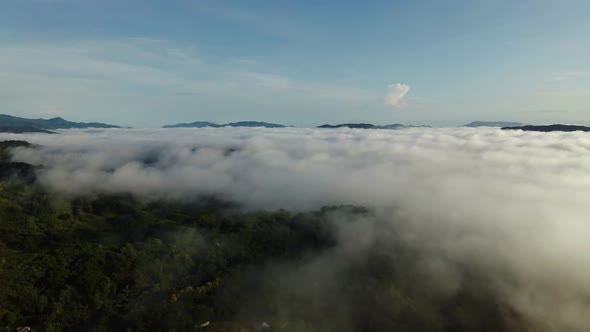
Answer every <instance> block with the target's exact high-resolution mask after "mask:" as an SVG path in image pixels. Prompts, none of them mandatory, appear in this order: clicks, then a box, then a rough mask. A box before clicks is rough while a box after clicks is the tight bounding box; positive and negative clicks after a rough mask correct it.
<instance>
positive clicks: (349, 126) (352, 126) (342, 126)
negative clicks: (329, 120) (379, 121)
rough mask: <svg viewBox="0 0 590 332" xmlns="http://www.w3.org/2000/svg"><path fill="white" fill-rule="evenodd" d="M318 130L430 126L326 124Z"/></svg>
mask: <svg viewBox="0 0 590 332" xmlns="http://www.w3.org/2000/svg"><path fill="white" fill-rule="evenodd" d="M318 128H330V129H335V128H356V129H406V128H430V126H412V125H403V124H401V123H394V124H389V125H384V126H377V125H374V124H371V123H343V124H337V125H330V124H325V125H321V126H318Z"/></svg>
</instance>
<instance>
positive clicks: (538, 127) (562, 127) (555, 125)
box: [502, 124, 590, 132]
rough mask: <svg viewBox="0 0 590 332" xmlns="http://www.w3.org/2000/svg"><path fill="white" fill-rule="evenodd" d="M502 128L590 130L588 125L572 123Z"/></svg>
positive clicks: (546, 130)
mask: <svg viewBox="0 0 590 332" xmlns="http://www.w3.org/2000/svg"><path fill="white" fill-rule="evenodd" d="M502 129H504V130H524V131H541V132H551V131H586V132H590V127H585V126H574V125H562V124H554V125H548V126H530V125H528V126H521V127H504V128H502Z"/></svg>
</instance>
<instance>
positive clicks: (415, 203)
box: [0, 128, 590, 331]
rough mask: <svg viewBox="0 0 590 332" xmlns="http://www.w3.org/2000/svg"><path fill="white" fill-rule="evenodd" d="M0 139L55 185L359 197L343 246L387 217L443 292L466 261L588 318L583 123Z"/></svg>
mask: <svg viewBox="0 0 590 332" xmlns="http://www.w3.org/2000/svg"><path fill="white" fill-rule="evenodd" d="M0 139H24V140H27V141H29V142H31V143H35V144H38V145H40V147H39V148H38V149H17V150H16V151H14V160H18V161H24V162H28V163H31V164H35V165H44V166H45V167H44V168H43V169H42V170H40V171H39V180H40V182H41V183H42V184H44V185H46V186H47V187H48V188H50V190H52V191H54V192H56V193H61V194H65V195H77V194H94V193H106V194H110V193H113V194H116V193H132V194H134V195H136V196H137V197H138V198H140V199H145V200H155V199H167V200H184V201H190V200H192V199H195V198H198V197H200V196H204V195H207V196H209V195H215V196H219V197H222V198H224V199H227V200H231V201H233V202H236V203H238V204H240V205H241V206H243V207H244V208H246V209H277V208H285V209H289V210H296V211H303V210H309V209H316V208H319V207H321V206H325V205H339V204H353V205H362V206H366V207H369V208H371V209H373V210H374V211H375V215H376V217H375V218H376V219H377V221H374V222H367V223H364V224H360V226H359V224H354V225H353V226H351V227H354V228H353V231H352V234H354V236H350V234H351V231H350V229H348V230H344V231H341V233H342V234H348V235H346V236H345V237H343V238H342V239H341V240H342V241H345V242H346V243H347V245H346V248H349V249H346V250H342V251H343V252H347V253H350V251H351V250H352V251H354V250H357V249H358V248H360V247H364V246H366V245H367V243H371V241H373V239H376V238H377V237H383V236H384V235H383V234H387V231H386V229H387V225H388V223H394V222H395V223H396V225H395V227H396V232H398V233H399V232H400V230H401V233H402V237H403V239H404V241H406V242H407V243H408V244H409V245H413V246H415V247H416V248H420V249H421V250H422V251H423V252H424V253H425V254H424V258H423V260H422V261H421V262H420V263H419V264H420V265H421V266H424V269H425V270H426V271H427V272H428V273H430V274H431V275H432V277H433V280H436V282H437V283H439V284H440V285H441V288H444V289H445V290H446V291H449V292H452V291H453V289H455V288H458V287H460V284H461V283H462V282H466V281H465V280H461V278H460V277H459V276H458V273H456V272H455V271H454V267H453V266H456V264H458V263H460V264H471V265H473V266H476V267H477V268H478V269H480V270H481V271H485V272H486V273H487V274H489V276H490V279H489V283H490V287H491V288H493V289H494V290H495V291H496V292H497V293H498V294H499V295H500V296H501V297H502V298H505V299H506V301H507V302H508V303H509V304H510V305H511V306H512V307H514V308H515V309H516V310H518V311H519V312H521V313H523V314H524V315H526V316H527V317H529V318H530V319H532V320H535V321H537V322H538V324H539V326H542V328H543V329H545V330H547V331H558V330H559V331H567V330H568V329H569V330H571V331H578V330H579V331H582V330H584V331H586V330H590V320H589V319H588V317H589V315H590V220H589V216H590V205H589V204H588V202H589V198H590V133H582V132H574V133H555V132H554V133H535V132H522V131H503V130H500V129H492V128H485V129H484V128H478V129H473V128H456V129H431V128H417V129H405V130H355V129H336V130H332V129H298V128H281V129H262V128H202V129H109V130H67V131H61V132H60V134H59V135H41V134H25V135H13V134H0ZM381 240H382V239H381ZM355 243H356V244H355ZM358 250H360V249H358Z"/></svg>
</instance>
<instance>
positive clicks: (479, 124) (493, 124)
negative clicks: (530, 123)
mask: <svg viewBox="0 0 590 332" xmlns="http://www.w3.org/2000/svg"><path fill="white" fill-rule="evenodd" d="M522 125H524V124H523V123H520V122H506V121H473V122H470V123H468V124H466V125H463V126H462V127H517V126H522Z"/></svg>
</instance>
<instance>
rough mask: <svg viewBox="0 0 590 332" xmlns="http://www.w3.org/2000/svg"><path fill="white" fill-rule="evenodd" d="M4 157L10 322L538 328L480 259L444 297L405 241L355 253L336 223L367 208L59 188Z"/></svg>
mask: <svg viewBox="0 0 590 332" xmlns="http://www.w3.org/2000/svg"><path fill="white" fill-rule="evenodd" d="M12 146H27V144H26V143H22V142H21V143H14V142H13V143H4V145H3V147H12ZM3 153H4V152H3ZM3 156H5V157H6V155H3ZM5 159H6V158H5ZM25 165H26V164H25ZM0 167H2V169H3V172H0V173H2V174H10V175H9V176H4V177H3V179H2V181H1V182H0V280H1V282H0V330H1V331H13V330H14V328H15V327H17V326H23V325H28V326H31V328H32V330H33V331H68V330H81V331H125V330H128V331H218V329H226V330H228V331H247V330H248V328H249V327H252V326H259V327H260V324H261V322H267V323H268V325H270V330H271V331H449V332H450V331H459V332H460V331H484V332H485V331H490V332H492V331H493V332H497V331H525V329H524V327H523V326H524V322H523V319H522V318H521V317H520V315H518V313H516V312H514V311H513V310H511V309H510V308H509V307H508V306H507V305H506V304H504V303H502V302H500V301H497V300H496V299H495V298H494V297H493V296H492V295H491V293H490V292H488V290H487V286H486V283H485V277H483V276H481V275H478V274H477V273H475V272H474V271H467V270H466V271H465V275H466V277H465V279H464V280H466V282H465V283H463V284H462V285H460V286H459V287H460V289H459V290H458V291H456V292H453V293H452V295H444V294H441V293H439V292H437V291H436V290H435V289H434V287H432V285H431V284H432V282H431V281H429V280H428V279H425V278H421V277H420V276H419V275H417V274H415V273H414V272H415V271H416V269H415V266H414V259H413V255H414V254H415V253H414V252H413V251H412V250H411V249H408V248H404V247H403V246H402V245H396V244H391V243H388V244H387V246H383V245H382V244H380V243H372V244H369V245H368V247H367V250H366V251H365V252H364V254H363V255H362V256H360V257H358V256H354V257H352V256H351V257H348V256H347V255H345V254H342V252H344V253H345V252H346V250H347V249H346V248H345V247H343V246H342V245H341V244H340V243H339V242H338V241H339V240H338V238H337V235H336V233H337V231H336V230H337V229H338V228H339V227H340V226H341V224H345V223H358V222H363V220H365V219H367V220H370V219H371V218H372V212H371V211H370V210H368V209H365V208H360V207H351V206H341V207H326V208H323V209H321V210H319V211H312V212H308V213H290V212H288V211H283V210H279V211H243V210H241V209H240V208H239V207H238V206H235V205H233V204H231V203H228V202H224V201H223V200H221V199H219V198H212V197H204V198H202V199H200V200H198V201H195V202H191V203H182V204H181V203H173V202H160V201H158V202H154V201H152V202H142V201H138V200H136V199H134V198H133V197H131V196H127V195H118V196H83V197H65V196H64V197H58V196H55V195H53V194H50V193H49V192H48V191H47V190H46V189H45V188H43V187H42V186H40V185H39V184H37V183H35V182H34V174H32V173H34V172H35V167H33V166H31V165H27V166H24V165H21V164H18V163H13V162H11V161H4V162H2V163H1V164H0ZM14 167H17V168H19V169H20V168H21V167H24V168H25V169H24V170H22V171H21V172H16V173H15V172H12V171H10V172H7V171H4V170H5V169H12V168H14ZM384 248H387V250H384ZM207 322H209V324H207ZM201 325H207V326H202V327H201ZM252 330H254V329H252Z"/></svg>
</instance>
